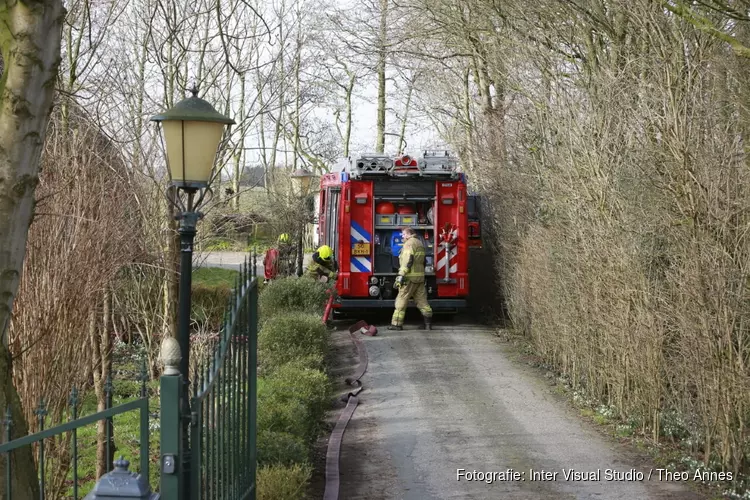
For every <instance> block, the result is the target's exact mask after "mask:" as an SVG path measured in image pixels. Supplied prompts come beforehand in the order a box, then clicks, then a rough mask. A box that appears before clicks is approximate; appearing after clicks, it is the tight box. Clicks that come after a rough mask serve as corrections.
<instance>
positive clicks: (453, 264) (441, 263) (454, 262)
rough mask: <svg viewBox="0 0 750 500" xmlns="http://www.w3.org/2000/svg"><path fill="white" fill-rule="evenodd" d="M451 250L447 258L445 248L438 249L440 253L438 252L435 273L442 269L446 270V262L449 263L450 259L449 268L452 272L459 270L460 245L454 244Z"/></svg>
mask: <svg viewBox="0 0 750 500" xmlns="http://www.w3.org/2000/svg"><path fill="white" fill-rule="evenodd" d="M449 252H450V257H449V258H447V257H446V252H445V248H441V249H440V250H439V251H438V254H437V259H438V261H437V266H435V274H438V272H439V271H440V270H443V271H444V269H443V268H444V267H445V265H446V263H448V262H449V261H450V268H449V270H450V272H451V273H456V272H458V257H457V256H458V246H456V245H453V246H452V247H451V249H450V250H449Z"/></svg>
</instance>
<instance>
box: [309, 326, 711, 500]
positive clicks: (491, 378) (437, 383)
mask: <svg viewBox="0 0 750 500" xmlns="http://www.w3.org/2000/svg"><path fill="white" fill-rule="evenodd" d="M407 328H409V329H408V330H407V331H403V332H389V331H387V330H386V329H385V328H381V329H380V333H379V335H378V336H377V337H374V338H369V337H363V338H364V342H365V345H366V347H367V351H368V355H369V357H370V364H369V368H368V371H367V373H366V374H365V376H364V378H363V379H362V381H363V384H364V387H365V389H364V391H363V392H362V394H361V398H360V401H361V402H360V405H359V407H358V408H357V410H356V412H355V413H354V417H353V419H352V421H351V422H350V424H349V427H348V428H347V431H346V433H345V435H344V442H343V449H342V457H341V491H340V496H339V498H341V499H346V500H354V499H365V498H367V499H385V498H388V499H390V498H393V499H431V498H435V499H443V498H446V499H447V498H477V499H484V498H487V499H490V498H492V499H497V498H502V499H521V498H523V499H573V498H574V499H588V498H592V499H593V498H596V499H647V498H659V499H662V498H675V499H677V498H679V499H692V498H703V496H702V495H699V494H698V493H695V492H693V491H692V490H691V488H690V487H689V485H686V484H680V483H674V482H668V481H664V480H662V481H660V480H659V479H658V474H659V473H658V471H657V470H656V468H653V470H652V467H653V466H650V465H645V464H646V462H645V461H644V460H643V458H641V457H637V456H635V455H634V454H633V453H632V452H630V451H628V450H629V449H628V448H626V447H625V446H623V445H620V444H618V443H616V442H614V441H612V440H609V439H608V438H607V437H605V436H603V435H602V434H601V433H600V432H598V431H597V430H595V429H594V428H593V427H592V426H591V425H590V424H588V423H586V422H583V421H582V420H581V419H580V417H578V415H577V414H576V413H575V411H574V410H572V409H571V408H570V407H569V406H568V405H567V404H566V403H565V402H564V401H562V400H561V396H558V395H556V394H555V393H554V392H553V391H552V389H551V387H550V385H549V383H548V382H547V381H545V380H544V379H543V378H541V377H539V376H538V374H537V373H536V372H535V371H534V370H533V369H531V368H529V367H527V366H523V365H522V364H521V363H518V362H515V361H512V360H511V358H510V356H509V351H508V347H507V346H506V345H505V344H504V343H503V342H502V341H501V340H500V339H498V338H497V337H495V336H494V335H493V334H492V331H491V330H490V329H488V328H486V327H481V326H465V325H459V324H451V325H443V326H438V327H437V328H438V329H436V330H434V331H432V332H424V331H420V330H416V325H412V326H409V327H407ZM334 337H335V344H336V352H337V359H338V360H339V366H338V368H337V369H336V370H335V371H334V375H335V376H337V377H339V379H341V378H343V377H344V376H345V375H347V374H349V373H351V372H352V371H353V366H354V363H355V362H356V359H355V356H354V353H355V352H356V351H355V350H354V348H353V346H351V341H350V340H349V339H348V332H347V331H345V330H342V331H337V332H336V333H335V334H334ZM340 388H341V389H342V390H344V389H343V386H342V387H340ZM340 406H342V407H343V404H340ZM333 417H334V418H335V417H337V415H333ZM321 450H322V447H321ZM458 469H464V471H465V472H467V473H471V472H473V471H475V470H476V471H482V472H496V473H506V474H507V475H511V476H512V474H513V473H515V474H516V476H515V479H511V480H503V478H502V477H500V478H499V479H497V480H495V481H493V482H492V483H491V484H488V482H486V481H469V480H467V477H466V476H464V477H462V478H461V480H457V473H458V472H457V471H458ZM509 469H512V471H513V472H508V471H509ZM570 469H574V470H575V471H577V472H580V473H584V472H594V473H595V472H596V471H599V480H596V479H595V478H589V479H580V480H577V481H575V480H566V478H565V471H567V470H570ZM608 469H611V470H613V471H617V472H618V473H621V474H626V473H630V474H632V473H633V472H637V473H643V474H644V479H643V480H642V481H628V480H620V481H612V480H610V481H608V480H607V477H606V474H607V470H608ZM649 472H651V479H650V480H648V479H647V478H648V475H649ZM533 473H537V475H536V476H533V477H532V474H533ZM495 477H496V478H497V477H498V476H495ZM545 479H546V480H545ZM322 484H323V483H322V477H321V474H320V473H318V475H317V477H316V482H315V490H316V492H317V493H316V494H319V495H320V496H317V498H321V497H322V492H323V489H322Z"/></svg>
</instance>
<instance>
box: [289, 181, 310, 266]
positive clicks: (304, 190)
mask: <svg viewBox="0 0 750 500" xmlns="http://www.w3.org/2000/svg"><path fill="white" fill-rule="evenodd" d="M290 177H291V178H292V188H293V192H294V195H295V196H296V197H297V198H298V199H299V200H301V204H302V207H301V208H302V211H301V216H300V228H299V231H298V234H299V235H298V237H297V276H302V266H303V264H304V255H305V254H304V253H303V250H304V247H303V244H302V236H303V233H304V230H305V223H306V222H307V216H308V213H307V195H308V192H309V191H310V183H311V182H312V180H313V178H314V177H315V174H313V173H312V172H310V171H309V170H305V169H302V168H298V169H297V170H295V171H294V172H292V173H291V175H290Z"/></svg>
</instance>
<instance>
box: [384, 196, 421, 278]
mask: <svg viewBox="0 0 750 500" xmlns="http://www.w3.org/2000/svg"><path fill="white" fill-rule="evenodd" d="M432 212H433V201H432V200H425V201H403V202H399V201H393V202H391V201H386V200H377V199H376V204H375V267H374V269H373V271H374V272H375V273H376V274H394V273H397V272H398V265H399V263H398V255H399V252H400V251H401V246H402V245H403V241H402V238H401V230H400V228H401V227H404V226H410V227H412V228H414V230H415V231H416V233H417V237H418V238H419V239H420V240H421V241H422V244H423V245H424V246H425V273H426V274H431V273H432V272H433V266H434V255H435V250H434V243H435V241H434V239H435V237H434V235H435V230H434V225H433V218H432Z"/></svg>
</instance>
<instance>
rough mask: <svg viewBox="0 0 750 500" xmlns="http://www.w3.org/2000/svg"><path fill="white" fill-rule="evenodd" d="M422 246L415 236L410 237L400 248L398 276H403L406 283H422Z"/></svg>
mask: <svg viewBox="0 0 750 500" xmlns="http://www.w3.org/2000/svg"><path fill="white" fill-rule="evenodd" d="M424 257H425V253H424V245H422V242H421V241H420V239H419V238H417V237H416V236H410V237H409V238H407V240H406V241H405V242H404V246H403V247H401V253H400V254H399V255H398V262H399V269H398V274H399V275H401V276H405V277H406V279H407V280H408V281H413V282H415V283H421V282H423V281H424Z"/></svg>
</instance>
